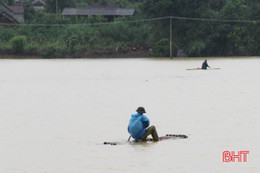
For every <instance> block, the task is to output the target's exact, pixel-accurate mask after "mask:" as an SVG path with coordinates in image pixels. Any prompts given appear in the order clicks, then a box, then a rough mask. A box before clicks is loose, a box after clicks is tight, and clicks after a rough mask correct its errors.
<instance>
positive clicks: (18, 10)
mask: <svg viewBox="0 0 260 173" xmlns="http://www.w3.org/2000/svg"><path fill="white" fill-rule="evenodd" d="M7 7H8V8H9V9H10V10H11V11H12V12H13V17H14V18H15V19H16V20H17V21H18V22H19V23H20V22H22V21H24V8H23V5H14V6H7Z"/></svg>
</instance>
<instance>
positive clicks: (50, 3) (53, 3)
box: [46, 0, 76, 13]
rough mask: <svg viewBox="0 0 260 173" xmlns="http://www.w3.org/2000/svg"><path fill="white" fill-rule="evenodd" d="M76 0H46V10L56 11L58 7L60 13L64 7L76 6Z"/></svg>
mask: <svg viewBox="0 0 260 173" xmlns="http://www.w3.org/2000/svg"><path fill="white" fill-rule="evenodd" d="M75 3H76V0H47V1H46V10H47V12H51V13H56V12H57V11H56V10H57V9H58V13H61V12H62V11H63V9H64V8H67V7H74V6H75Z"/></svg>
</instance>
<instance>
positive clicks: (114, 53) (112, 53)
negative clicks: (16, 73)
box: [0, 48, 153, 59]
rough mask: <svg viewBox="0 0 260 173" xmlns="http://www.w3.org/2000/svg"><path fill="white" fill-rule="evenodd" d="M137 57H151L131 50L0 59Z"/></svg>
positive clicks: (146, 52)
mask: <svg viewBox="0 0 260 173" xmlns="http://www.w3.org/2000/svg"><path fill="white" fill-rule="evenodd" d="M139 57H143V58H145V57H153V56H152V55H151V54H150V53H149V50H136V49H135V48H133V49H124V50H104V51H99V52H88V51H84V50H83V51H79V52H76V53H75V54H65V55H61V56H57V57H56V56H55V57H52V56H48V57H45V56H43V55H30V54H28V53H27V54H15V53H10V52H8V53H6V52H5V53H3V52H1V54H0V59H55V58H62V59H66V58H139Z"/></svg>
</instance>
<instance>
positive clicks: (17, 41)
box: [10, 35, 27, 53]
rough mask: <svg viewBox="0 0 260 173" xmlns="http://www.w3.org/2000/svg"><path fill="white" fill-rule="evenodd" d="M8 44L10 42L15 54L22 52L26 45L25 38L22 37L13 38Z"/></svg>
mask: <svg viewBox="0 0 260 173" xmlns="http://www.w3.org/2000/svg"><path fill="white" fill-rule="evenodd" d="M10 42H11V47H12V49H13V51H14V52H15V53H23V52H24V48H25V45H26V43H27V41H26V37H25V36H23V35H19V36H14V37H13V38H11V40H10Z"/></svg>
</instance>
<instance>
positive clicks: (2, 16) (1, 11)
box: [0, 3, 19, 23]
mask: <svg viewBox="0 0 260 173" xmlns="http://www.w3.org/2000/svg"><path fill="white" fill-rule="evenodd" d="M10 22H11V23H19V22H18V20H17V19H16V18H15V17H14V13H13V11H11V10H10V9H9V8H8V7H6V6H5V5H3V4H1V3H0V23H10Z"/></svg>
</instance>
